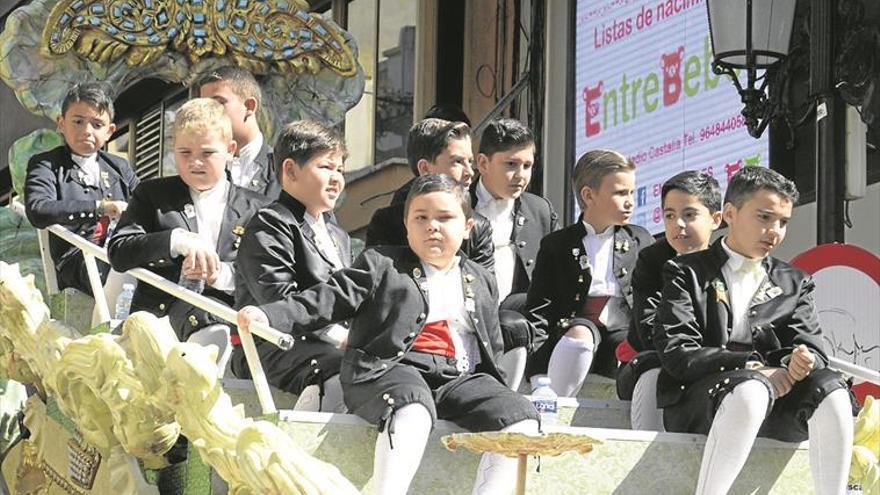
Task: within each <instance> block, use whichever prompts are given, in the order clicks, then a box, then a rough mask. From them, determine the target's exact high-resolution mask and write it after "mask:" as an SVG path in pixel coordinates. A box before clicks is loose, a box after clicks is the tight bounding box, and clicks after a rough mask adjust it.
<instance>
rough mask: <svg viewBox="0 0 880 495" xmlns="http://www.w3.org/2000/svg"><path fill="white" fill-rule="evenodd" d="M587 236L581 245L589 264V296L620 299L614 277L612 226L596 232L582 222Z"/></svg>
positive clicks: (618, 286) (619, 291)
mask: <svg viewBox="0 0 880 495" xmlns="http://www.w3.org/2000/svg"><path fill="white" fill-rule="evenodd" d="M584 227H586V229H587V235H585V236H584V239H583V245H584V249H585V250H586V254H587V261H588V263H589V264H590V276H591V280H590V291H589V293H588V294H587V295H589V296H610V297H621V296H623V292H622V291H621V290H620V284H619V283H617V277H615V276H614V226H613V225H609V226H608V227H607V228H606V229H605V230H604V231H603V232H599V233H597V232H596V229H595V228H593V226H592V225H590V224H589V223H587V222H584Z"/></svg>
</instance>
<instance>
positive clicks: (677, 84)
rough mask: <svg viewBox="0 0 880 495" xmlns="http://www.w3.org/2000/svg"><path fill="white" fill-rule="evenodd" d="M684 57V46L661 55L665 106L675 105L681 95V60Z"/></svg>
mask: <svg viewBox="0 0 880 495" xmlns="http://www.w3.org/2000/svg"><path fill="white" fill-rule="evenodd" d="M683 57H684V46H679V47H678V49H677V50H675V51H674V52H670V53H664V54H662V55H660V67H661V68H662V69H663V106H666V107H668V106H670V105H674V104H675V103H676V102H678V98H679V97H680V96H681V60H682V58H683Z"/></svg>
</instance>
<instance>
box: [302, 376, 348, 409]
mask: <svg viewBox="0 0 880 495" xmlns="http://www.w3.org/2000/svg"><path fill="white" fill-rule="evenodd" d="M293 410H294V411H308V412H319V411H320V412H330V413H343V412H345V411H346V409H345V403H344V402H342V384H341V383H339V375H338V374H337V375H333V376H331V377H330V378H328V379H326V380H324V398H323V399H322V398H321V388H320V387H319V386H318V385H309V386H308V387H306V388H304V389H303V391H302V392H300V394H299V397H297V398H296V404H294V405H293Z"/></svg>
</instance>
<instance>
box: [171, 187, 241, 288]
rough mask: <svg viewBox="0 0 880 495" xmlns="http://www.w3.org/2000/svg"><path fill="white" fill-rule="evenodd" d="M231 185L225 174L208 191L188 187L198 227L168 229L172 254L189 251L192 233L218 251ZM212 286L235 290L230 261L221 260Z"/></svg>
mask: <svg viewBox="0 0 880 495" xmlns="http://www.w3.org/2000/svg"><path fill="white" fill-rule="evenodd" d="M230 187H231V186H230V185H229V181H227V180H226V179H225V178H224V179H221V180H220V182H218V183H217V185H216V186H214V187H212V188H211V189H208V190H207V191H195V190H193V189H191V188H190V189H189V196H190V198H191V199H192V202H193V212H194V214H195V218H196V225H197V226H198V230H199V231H198V232H197V233H196V232H187V231H186V230H184V229H180V228H177V229H174V230H173V231H171V256H172V257H178V256H186V255H187V254H189V246H191V245H192V241H193V236H197V237H198V238H199V239H200V240H201V241H202V242H203V243H205V245H207V246H211V248H212V249H213V250H214V251H215V252H216V251H217V240H218V239H219V238H220V226H221V225H222V224H223V217H224V215H225V213H226V207H227V204H226V203H227V199H228V197H229V188H230ZM211 287H214V288H215V289H217V290H222V291H225V292H232V291H233V290H235V273H234V272H233V270H232V264H231V263H226V262H221V263H220V273H219V274H218V275H217V280H215V281H214V283H213V284H211Z"/></svg>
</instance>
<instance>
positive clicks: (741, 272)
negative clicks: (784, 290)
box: [721, 237, 767, 335]
mask: <svg viewBox="0 0 880 495" xmlns="http://www.w3.org/2000/svg"><path fill="white" fill-rule="evenodd" d="M721 247H723V248H724V251H726V252H727V256H728V258H727V262H726V263H724V266H722V267H721V274H722V275H724V279H725V280H726V281H727V286H728V292H729V293H730V311H731V313H732V316H733V329H732V330H733V331H732V335H747V334H749V333H751V332H750V329H749V328H748V318H747V316H746V315H747V313H748V310H749V305H750V303H751V302H752V298H753V297H754V296H755V292H757V291H758V288H759V287H760V286H761V282H763V281H764V277H766V276H767V272H766V270H764V267H763V266H762V265H761V262H762V261H763V260H762V259H754V258H747V257H745V256H743V255H741V254H739V253H737V252H735V251H733V250H732V249H730V247H729V246H728V245H727V237H725V238H724V239H723V240H722V241H721Z"/></svg>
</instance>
